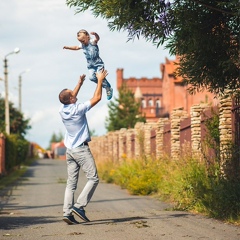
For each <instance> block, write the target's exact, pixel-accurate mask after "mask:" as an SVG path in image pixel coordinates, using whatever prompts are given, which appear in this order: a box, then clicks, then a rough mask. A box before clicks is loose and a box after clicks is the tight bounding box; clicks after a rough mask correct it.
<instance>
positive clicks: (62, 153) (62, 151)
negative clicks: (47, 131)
mask: <svg viewBox="0 0 240 240" xmlns="http://www.w3.org/2000/svg"><path fill="white" fill-rule="evenodd" d="M66 150H67V149H66V147H65V145H64V143H63V141H62V142H53V143H51V151H52V153H53V157H54V158H56V159H62V160H65V159H66Z"/></svg>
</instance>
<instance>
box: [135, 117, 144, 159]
mask: <svg viewBox="0 0 240 240" xmlns="http://www.w3.org/2000/svg"><path fill="white" fill-rule="evenodd" d="M134 129H135V158H140V157H143V155H144V130H143V129H144V123H143V122H137V123H136V125H135V127H134Z"/></svg>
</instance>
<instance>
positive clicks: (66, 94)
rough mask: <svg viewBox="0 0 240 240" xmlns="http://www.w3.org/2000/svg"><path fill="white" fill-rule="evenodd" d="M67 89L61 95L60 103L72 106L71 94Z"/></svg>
mask: <svg viewBox="0 0 240 240" xmlns="http://www.w3.org/2000/svg"><path fill="white" fill-rule="evenodd" d="M67 90H68V89H67V88H64V89H63V90H62V91H61V92H60V93H59V101H60V102H61V103H62V104H70V97H71V94H70V92H68V91H67Z"/></svg>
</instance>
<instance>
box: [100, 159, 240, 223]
mask: <svg viewBox="0 0 240 240" xmlns="http://www.w3.org/2000/svg"><path fill="white" fill-rule="evenodd" d="M97 165H98V172H99V176H100V178H101V179H103V180H105V181H106V182H111V183H116V184H118V185H120V186H121V187H122V188H125V189H127V190H128V191H129V192H130V193H131V194H134V195H154V196H157V197H158V198H159V199H161V200H164V201H166V202H169V203H172V204H173V206H174V209H176V210H185V211H191V212H195V213H201V214H204V215H207V216H210V217H213V218H216V219H221V220H223V221H227V222H231V223H237V224H240V181H239V180H238V181H237V180H235V181H232V180H229V181H227V180H226V179H223V178H221V177H220V176H221V175H220V171H219V168H218V166H214V165H213V166H211V167H210V166H208V165H206V164H205V162H200V161H198V160H196V159H192V158H190V157H188V158H182V159H178V160H175V161H173V160H171V159H167V158H165V159H159V160H152V159H146V158H143V159H136V160H130V159H125V160H123V161H121V162H111V161H106V162H101V164H99V163H98V164H97Z"/></svg>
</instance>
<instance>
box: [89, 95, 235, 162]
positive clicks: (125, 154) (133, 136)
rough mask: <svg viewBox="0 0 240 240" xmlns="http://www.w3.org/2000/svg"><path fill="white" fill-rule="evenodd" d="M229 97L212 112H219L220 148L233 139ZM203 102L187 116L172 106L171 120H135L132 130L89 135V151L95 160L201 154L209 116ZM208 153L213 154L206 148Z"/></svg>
mask: <svg viewBox="0 0 240 240" xmlns="http://www.w3.org/2000/svg"><path fill="white" fill-rule="evenodd" d="M231 104H232V100H231V98H226V97H225V98H222V99H221V100H220V104H219V106H218V107H215V110H214V111H217V112H219V118H220V119H219V121H220V124H219V130H220V140H221V144H220V145H221V148H224V145H225V144H226V143H227V142H228V141H229V140H231V139H232V126H231ZM211 109H212V108H211V107H210V106H209V105H206V104H199V105H194V106H192V107H191V113H190V117H188V116H187V113H186V112H185V111H184V110H183V109H182V108H178V109H174V110H173V112H172V113H171V117H170V119H167V118H159V120H158V121H157V122H154V123H153V122H147V123H140V122H139V123H137V124H136V125H135V127H134V128H133V129H120V130H118V131H114V132H109V133H108V134H106V135H104V136H99V137H92V141H91V142H90V146H91V150H92V153H93V155H94V157H95V158H96V160H104V159H105V160H112V161H120V160H121V159H125V158H130V159H134V158H139V157H141V156H146V157H152V158H162V157H164V156H169V157H171V158H172V159H177V158H179V157H180V156H181V155H183V154H188V155H191V156H193V155H194V156H196V155H197V156H198V157H200V158H202V157H203V145H202V144H203V140H204V138H205V136H206V127H205V124H204V122H205V120H206V119H208V118H211V116H212V111H211ZM208 154H212V152H211V151H208Z"/></svg>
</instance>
